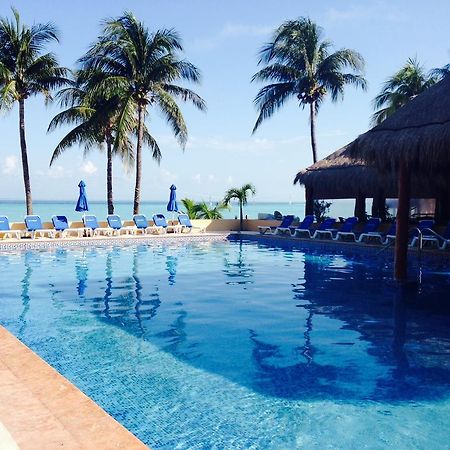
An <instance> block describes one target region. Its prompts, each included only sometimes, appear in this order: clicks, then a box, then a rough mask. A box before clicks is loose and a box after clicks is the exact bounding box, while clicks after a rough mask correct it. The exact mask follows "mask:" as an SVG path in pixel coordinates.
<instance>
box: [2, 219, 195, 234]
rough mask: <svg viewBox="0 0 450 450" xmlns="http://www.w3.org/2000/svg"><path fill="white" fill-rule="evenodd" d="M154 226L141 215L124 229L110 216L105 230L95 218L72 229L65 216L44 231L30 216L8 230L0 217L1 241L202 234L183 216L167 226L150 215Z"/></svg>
mask: <svg viewBox="0 0 450 450" xmlns="http://www.w3.org/2000/svg"><path fill="white" fill-rule="evenodd" d="M152 219H153V224H150V223H149V222H148V220H147V218H146V216H145V215H144V214H135V215H134V216H133V222H134V225H127V226H124V225H123V223H122V220H121V219H120V217H119V216H118V215H116V214H110V215H108V217H107V218H106V221H107V225H108V226H107V227H102V226H100V225H99V222H98V220H97V217H96V216H94V215H84V216H83V217H82V222H83V226H82V227H71V226H70V225H69V221H68V220H67V217H66V216H53V217H52V225H53V228H46V227H44V226H43V224H42V220H41V218H40V216H36V215H29V216H26V217H25V219H24V224H25V228H24V229H11V226H10V223H9V220H8V217H6V216H0V238H15V239H20V238H22V237H31V238H32V239H34V238H36V237H49V238H56V237H61V238H64V237H68V236H77V237H82V236H114V235H121V234H139V233H141V234H162V233H166V232H174V233H182V232H190V231H192V230H194V229H198V230H199V231H201V232H203V231H204V228H201V227H194V226H193V225H192V223H191V221H190V219H189V217H188V216H187V215H186V214H178V217H177V220H178V223H176V224H168V223H167V220H166V218H165V217H164V215H163V214H155V215H153V218H152Z"/></svg>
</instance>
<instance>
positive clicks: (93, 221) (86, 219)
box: [82, 215, 112, 236]
mask: <svg viewBox="0 0 450 450" xmlns="http://www.w3.org/2000/svg"><path fill="white" fill-rule="evenodd" d="M82 220H83V224H84V226H85V228H87V229H89V230H90V231H91V234H92V235H94V236H98V235H103V236H111V234H112V229H111V228H109V227H108V228H104V227H100V225H99V224H98V221H97V217H96V216H94V215H84V216H83V219H82Z"/></svg>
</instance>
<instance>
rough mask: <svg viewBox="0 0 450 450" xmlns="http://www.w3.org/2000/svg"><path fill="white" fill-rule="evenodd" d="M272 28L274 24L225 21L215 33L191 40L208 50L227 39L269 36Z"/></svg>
mask: <svg viewBox="0 0 450 450" xmlns="http://www.w3.org/2000/svg"><path fill="white" fill-rule="evenodd" d="M274 29H275V26H272V25H248V24H243V23H226V24H225V25H224V26H223V27H222V28H221V29H220V30H219V31H218V33H216V34H215V35H212V36H204V37H200V38H197V39H195V40H194V41H193V45H194V47H196V48H198V49H200V50H209V49H212V48H215V47H217V46H218V45H219V44H220V43H221V42H223V41H226V40H227V39H236V38H241V37H259V36H269V35H270V33H271V32H272V31H273V30H274Z"/></svg>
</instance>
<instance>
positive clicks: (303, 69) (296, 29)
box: [252, 17, 366, 163]
mask: <svg viewBox="0 0 450 450" xmlns="http://www.w3.org/2000/svg"><path fill="white" fill-rule="evenodd" d="M322 35H323V31H322V29H321V28H320V27H319V26H317V25H316V24H315V23H314V22H312V21H311V20H310V19H308V18H304V17H301V18H299V19H297V20H290V21H287V22H284V23H283V24H282V25H281V26H280V27H278V28H277V29H276V30H275V33H274V36H273V40H272V42H269V43H268V44H266V45H264V46H263V47H262V49H261V51H260V60H259V62H258V64H259V65H264V66H265V67H264V68H263V69H261V70H260V71H259V72H257V73H256V74H255V75H253V78H252V82H253V81H262V82H267V81H268V82H270V84H268V85H266V86H264V87H263V88H262V89H261V90H260V91H259V92H258V94H257V95H256V97H255V100H254V103H255V104H256V106H257V108H258V110H259V116H258V119H257V120H256V123H255V126H254V128H253V133H255V131H256V130H257V129H258V128H259V126H260V125H261V123H262V122H263V120H265V119H268V118H269V117H271V116H272V114H273V113H274V112H275V111H276V110H278V109H279V108H281V107H282V106H283V105H284V104H285V103H286V101H287V100H288V99H290V98H292V97H296V98H297V100H298V102H299V105H300V106H302V107H303V108H304V107H305V106H306V105H308V106H309V118H310V126H311V130H310V131H311V147H312V154H313V161H314V163H315V162H316V161H317V145H316V134H315V133H316V132H315V127H316V114H317V112H318V110H319V107H320V105H321V104H322V102H323V100H324V99H325V97H326V96H327V94H329V95H330V96H331V100H332V101H333V102H336V101H337V100H338V99H341V98H343V96H344V87H345V86H346V85H348V84H353V85H355V86H356V87H361V88H362V89H366V80H365V79H364V77H363V76H362V71H363V68H364V60H363V57H362V56H361V55H360V54H359V53H357V52H356V51H354V50H350V49H347V48H344V49H341V50H337V51H336V52H334V53H331V47H332V43H331V42H330V41H328V40H323V39H322ZM345 69H350V72H344V70H345Z"/></svg>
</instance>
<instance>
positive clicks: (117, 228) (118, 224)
mask: <svg viewBox="0 0 450 450" xmlns="http://www.w3.org/2000/svg"><path fill="white" fill-rule="evenodd" d="M106 221H107V222H108V226H109V227H110V228H111V229H112V234H116V235H117V236H120V235H121V234H122V233H125V234H130V233H131V234H134V233H135V232H136V228H135V227H133V226H129V227H124V226H123V225H122V220H121V219H120V217H119V216H118V215H117V214H109V215H108V216H107V217H106Z"/></svg>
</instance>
